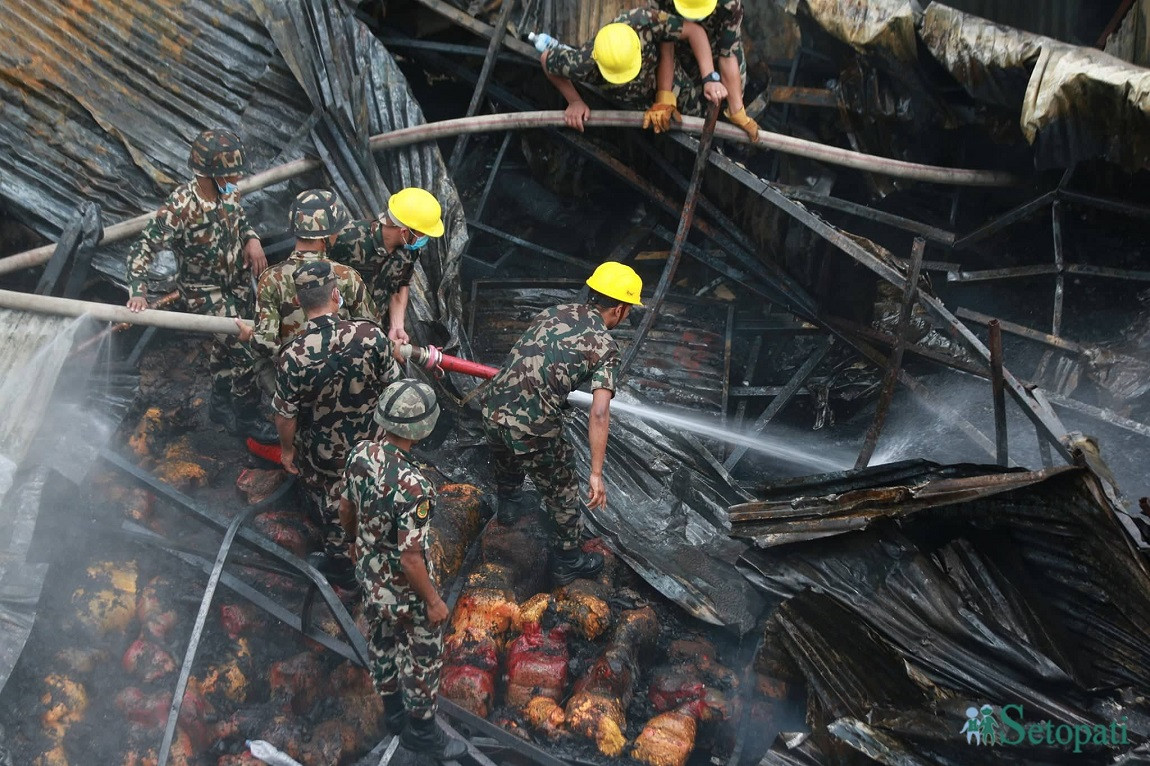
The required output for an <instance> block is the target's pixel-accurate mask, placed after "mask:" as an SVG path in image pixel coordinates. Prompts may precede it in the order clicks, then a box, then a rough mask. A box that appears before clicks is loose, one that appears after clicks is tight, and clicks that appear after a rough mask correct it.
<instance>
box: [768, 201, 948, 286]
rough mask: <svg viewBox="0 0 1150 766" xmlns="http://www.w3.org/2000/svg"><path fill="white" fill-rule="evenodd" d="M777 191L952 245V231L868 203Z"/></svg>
mask: <svg viewBox="0 0 1150 766" xmlns="http://www.w3.org/2000/svg"><path fill="white" fill-rule="evenodd" d="M779 191H781V192H782V193H783V194H785V195H786V196H787V197H789V198H791V199H793V200H795V201H796V202H806V203H809V204H811V205H816V206H818V207H825V208H827V209H829V210H837V211H838V212H840V213H846V214H848V215H853V216H858V217H859V218H866V219H867V220H869V221H874V222H875V223H884V224H887V225H888V226H893V227H895V228H896V229H902V230H903V231H909V232H911V233H912V234H917V235H919V236H920V237H926V238H927V239H929V240H930V241H932V242H937V243H939V244H940V245H946V246H947V247H950V246H951V245H953V244H954V241H955V234H954V232H952V231H946V230H944V229H940V228H938V227H936V226H931V225H930V224H926V223H922V222H921V221H915V220H913V219H910V218H906V217H904V216H901V215H896V214H894V213H888V212H886V211H883V210H876V209H875V208H873V207H870V206H869V205H861V204H859V203H857V202H851V201H850V200H845V199H839V198H838V197H832V196H830V195H828V194H819V193H818V192H816V191H814V190H813V189H804V188H802V187H800V186H782V185H780V186H779ZM948 270H949V269H948ZM955 271H957V269H955Z"/></svg>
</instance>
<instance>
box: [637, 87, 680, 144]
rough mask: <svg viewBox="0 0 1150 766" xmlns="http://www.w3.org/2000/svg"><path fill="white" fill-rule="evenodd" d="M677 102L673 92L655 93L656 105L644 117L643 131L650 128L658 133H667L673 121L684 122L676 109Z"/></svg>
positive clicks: (660, 91) (659, 91)
mask: <svg viewBox="0 0 1150 766" xmlns="http://www.w3.org/2000/svg"><path fill="white" fill-rule="evenodd" d="M676 102H677V99H676V98H675V94H674V93H673V92H672V91H669V90H658V91H655V103H654V104H652V105H651V108H650V109H648V110H647V112H646V114H644V115H643V129H644V130H646V129H647V128H648V127H650V128H651V129H652V130H654V131H655V132H656V133H666V132H667V131H668V130H670V129H671V120H675V121H676V122H682V121H683V115H681V114H679V110H678V109H676V108H675V104H676Z"/></svg>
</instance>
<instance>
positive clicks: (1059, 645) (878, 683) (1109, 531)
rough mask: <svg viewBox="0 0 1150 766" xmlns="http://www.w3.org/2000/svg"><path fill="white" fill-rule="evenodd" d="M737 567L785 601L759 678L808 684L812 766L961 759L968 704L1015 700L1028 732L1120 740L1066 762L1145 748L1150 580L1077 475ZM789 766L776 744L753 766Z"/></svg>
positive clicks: (1010, 754) (1037, 755)
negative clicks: (1094, 734) (1073, 731)
mask: <svg viewBox="0 0 1150 766" xmlns="http://www.w3.org/2000/svg"><path fill="white" fill-rule="evenodd" d="M935 470H937V469H931V468H927V469H926V470H924V471H923V473H922V474H921V475H920V478H921V479H924V480H928V479H929V478H930V477H931V476H932V475H933V473H934V471H935ZM1012 476H1015V474H1005V475H1003V478H1004V479H1010V477H1012ZM1017 476H1026V474H1017ZM857 478H858V477H856V479H857ZM905 478H909V477H904V479H903V481H905ZM995 480H996V476H995V475H990V474H988V475H987V476H986V477H984V481H985V482H986V483H987V484H993V483H994V482H995ZM909 483H914V482H913V481H912V482H909ZM794 489H796V490H797V489H798V488H797V487H795V488H794ZM870 489H871V491H874V492H878V491H880V490H881V489H882V487H880V486H873V487H871V488H870ZM807 500H808V502H809V504H810V505H811V507H812V510H813V508H814V507H815V506H817V505H818V500H816V499H815V498H808V499H807ZM795 502H796V503H801V502H802V500H801V499H800V498H799V497H797V496H796V498H795ZM824 502H825V504H826V505H828V506H833V505H834V503H835V502H836V501H835V500H834V499H833V498H824ZM747 558H748V560H749V561H750V563H751V564H752V566H753V567H754V570H755V575H754V576H755V578H756V581H757V582H758V583H759V584H760V586H761V587H763V588H764V589H765V590H767V591H768V592H769V593H770V594H772V595H774V596H776V597H778V598H781V599H783V603H782V604H781V606H780V607H779V608H778V610H777V611H776V613H775V614H774V615H773V617H772V618H771V621H770V623H769V624H768V627H767V638H766V640H765V642H764V646H765V649H764V652H763V653H762V654H761V655H760V657H759V667H760V670H762V671H764V672H768V673H771V674H773V675H776V676H780V677H783V678H786V679H788V680H791V681H796V682H798V681H801V682H803V683H805V684H806V685H807V688H808V689H809V690H810V696H809V702H808V712H807V720H808V721H809V722H810V723H811V727H812V734H811V735H810V740H811V741H810V742H808V743H806V745H804V747H807V748H808V749H809V748H814V749H815V750H817V751H820V752H822V753H823V754H824V757H823V758H820V759H818V760H820V761H821V762H826V760H825V759H826V757H827V756H828V755H829V754H830V753H837V754H838V755H839V756H840V757H841V760H840V759H839V758H835V759H832V760H833V761H834V762H844V763H845V762H850V763H854V762H855V760H853V759H852V757H850V756H847V755H846V754H847V753H849V754H851V756H854V757H862V756H863V755H865V756H866V757H867V758H869V759H874V760H876V761H878V762H880V763H903V764H918V763H923V764H925V763H931V764H967V763H972V762H973V761H971V753H972V751H971V749H970V745H968V743H967V742H966V741H965V740H964V738H963V737H962V736H961V735H960V734H961V733H960V728H961V727H962V724H963V722H964V721H965V720H966V719H967V718H969V716H965V715H964V713H965V710H966V708H968V707H969V706H970V705H972V704H975V703H977V705H978V706H981V705H982V704H990V705H992V706H993V707H994V710H995V712H996V713H998V712H1000V711H1001V708H1002V706H1003V705H1006V704H1019V705H1022V706H1023V708H1024V710H1025V715H1024V717H1025V719H1026V720H1027V721H1028V722H1039V721H1045V720H1049V721H1054V722H1055V725H1056V726H1057V725H1058V723H1061V722H1064V723H1066V724H1068V725H1089V726H1096V725H1097V726H1104V727H1107V726H1109V725H1110V723H1111V722H1112V721H1117V722H1119V723H1122V724H1124V725H1125V726H1126V727H1127V729H1128V737H1127V738H1126V739H1125V741H1124V742H1122V743H1120V744H1119V745H1118V746H1117V747H1116V748H1102V747H1099V748H1094V749H1087V750H1086V751H1083V752H1081V753H1079V754H1076V755H1075V757H1076V758H1077V757H1081V758H1082V759H1083V762H1091V763H1102V762H1108V763H1110V762H1115V763H1116V762H1120V761H1116V760H1113V759H1114V757H1115V756H1116V755H1118V754H1119V753H1121V752H1127V753H1130V752H1131V751H1133V750H1134V748H1136V747H1138V746H1139V745H1141V744H1144V743H1145V742H1146V740H1147V737H1150V718H1148V717H1147V716H1148V713H1150V706H1148V705H1147V702H1146V699H1145V697H1144V696H1143V695H1142V694H1141V691H1139V690H1142V689H1146V688H1150V632H1148V631H1150V570H1148V569H1147V565H1146V562H1145V561H1144V560H1143V559H1142V558H1141V557H1140V555H1139V554H1138V553H1137V551H1135V550H1134V549H1133V548H1132V546H1131V545H1130V541H1129V540H1128V539H1127V538H1126V534H1125V532H1124V530H1123V529H1122V527H1121V526H1120V525H1119V524H1118V523H1116V514H1115V510H1114V508H1113V505H1112V503H1111V501H1110V500H1109V499H1108V498H1107V495H1106V492H1105V488H1104V487H1103V485H1102V484H1101V482H1099V480H1098V479H1097V478H1096V477H1095V476H1094V475H1093V474H1091V473H1090V472H1088V471H1086V470H1083V469H1066V470H1063V471H1061V472H1059V473H1058V474H1057V475H1054V476H1050V477H1047V478H1045V479H1044V480H1041V481H1039V482H1038V483H1037V484H1033V485H1030V486H1025V487H1022V488H1015V489H1012V490H1011V491H1008V492H1003V493H1000V494H993V495H989V496H984V497H980V498H978V499H975V500H971V501H970V502H966V503H959V504H956V505H951V506H948V507H943V508H933V509H930V510H923V511H920V512H919V513H917V514H914V515H913V516H911V517H907V518H903V519H901V520H899V522H898V523H897V524H894V523H891V524H885V525H881V526H875V527H872V528H871V529H870V530H867V531H864V532H850V533H847V534H843V535H840V536H838V537H835V538H832V539H821V540H819V541H817V542H815V543H799V544H796V545H792V546H788V547H785V548H777V549H774V550H772V551H770V552H769V553H760V552H754V553H751V554H748V556H747ZM1091 731H1093V730H1091ZM1012 736H1013V734H1012ZM1000 744H1001V743H1000ZM800 749H801V748H800ZM979 752H980V757H979V758H978V759H976V760H977V762H979V763H984V762H988V763H989V762H993V763H1005V762H1011V763H1014V762H1018V763H1022V762H1025V763H1063V762H1068V760H1067V759H1068V758H1069V757H1070V756H1069V754H1068V753H1067V752H1066V751H1065V749H1062V748H1059V747H1058V745H1057V744H1054V745H1053V747H1051V746H1036V743H1034V742H1029V743H1022V746H1020V747H1012V748H995V749H985V750H981V751H979ZM984 753H985V757H983V756H982V754H984ZM793 755H794V754H792V753H791V752H789V748H788V746H787V744H786V743H783V742H779V743H776V745H775V748H774V750H773V751H772V753H771V754H769V755H768V757H767V758H766V759H764V761H763V763H766V764H784V763H786V764H789V763H801V762H804V759H803V758H802V757H797V758H796V757H793ZM860 762H861V761H860ZM867 762H870V761H869V760H868V761H867ZM1131 762H1138V761H1137V759H1136V758H1135V760H1133V761H1131Z"/></svg>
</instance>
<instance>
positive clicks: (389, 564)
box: [339, 379, 466, 761]
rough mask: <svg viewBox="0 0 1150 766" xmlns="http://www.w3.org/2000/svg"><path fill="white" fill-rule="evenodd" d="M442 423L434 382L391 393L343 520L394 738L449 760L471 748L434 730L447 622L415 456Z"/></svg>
mask: <svg viewBox="0 0 1150 766" xmlns="http://www.w3.org/2000/svg"><path fill="white" fill-rule="evenodd" d="M438 418H439V404H438V403H437V402H436V401H435V392H434V391H432V390H431V387H430V386H428V385H427V384H426V383H419V382H417V381H414V380H411V379H406V380H401V381H399V382H397V383H393V384H391V385H390V386H388V387H387V390H386V391H384V392H383V396H382V397H380V400H379V405H378V407H377V408H376V411H375V420H376V422H377V423H378V424H379V431H380V433H379V436H378V438H376V439H373V440H369V441H362V442H360V443H359V444H357V445H356V446H355V448H354V449H353V450H352V451H351V453H350V454H349V455H348V457H347V468H346V471H345V474H344V475H345V481H344V484H343V496H342V498H341V500H340V507H339V515H340V521H341V522H342V523H343V525H344V529H345V530H346V531H347V534H348V537H349V538H350V539H351V540H352V541H353V546H354V555H355V557H356V562H357V563H356V569H355V574H356V578H357V579H358V580H359V582H360V583H361V584H362V585H363V594H364V605H365V607H366V609H365V612H366V614H367V617H368V620H369V621H370V627H369V633H368V641H369V642H370V645H371V657H372V664H371V678H372V682H373V683H374V685H375V688H376V690H377V691H378V692H379V694H380V695H381V696H382V697H383V704H384V711H385V721H386V724H387V728H388V731H390V732H391V733H392V734H399V735H400V742H401V743H402V744H403V746H404V747H405V748H407V749H408V750H411V751H413V752H418V753H425V754H428V755H431V756H432V757H433V758H436V759H437V760H440V761H448V760H454V759H455V758H458V757H460V756H461V755H463V753H464V752H465V751H466V747H465V745H464V744H463V743H462V742H460V741H459V740H457V739H454V738H448V737H447V735H446V733H445V732H444V731H443V730H442V729H440V728H439V726H438V725H436V723H435V710H436V706H437V703H436V695H437V694H438V692H439V674H440V671H441V670H442V668H443V624H444V621H445V620H446V619H447V616H448V611H447V605H446V604H445V603H444V602H443V599H442V598H441V597H440V596H439V593H438V591H437V590H436V576H435V575H436V573H435V570H434V567H433V566H432V562H431V559H430V557H429V556H428V555H427V552H428V549H429V547H430V540H429V539H428V530H429V525H430V523H431V516H432V513H433V512H434V507H435V488H434V487H433V486H432V484H431V482H430V481H428V480H427V478H426V477H424V475H423V474H422V473H421V472H420V470H419V467H418V466H417V465H416V463H415V460H414V459H413V458H412V456H411V448H412V446H413V445H414V444H415V443H416V442H418V441H419V440H421V439H424V438H426V437H427V436H428V435H429V434H430V433H431V431H432V430H433V429H434V428H435V423H436V421H437V420H438Z"/></svg>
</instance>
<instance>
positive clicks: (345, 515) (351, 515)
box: [339, 497, 359, 561]
mask: <svg viewBox="0 0 1150 766" xmlns="http://www.w3.org/2000/svg"><path fill="white" fill-rule="evenodd" d="M339 524H340V526H342V527H343V531H344V532H347V539H348V540H349V541H350V542H351V558H352V561H354V560H355V539H356V536H357V535H358V534H359V517H358V515H357V514H356V510H355V505H353V504H352V502H351V501H350V500H348V499H347V498H346V497H341V498H340V499H339Z"/></svg>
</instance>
